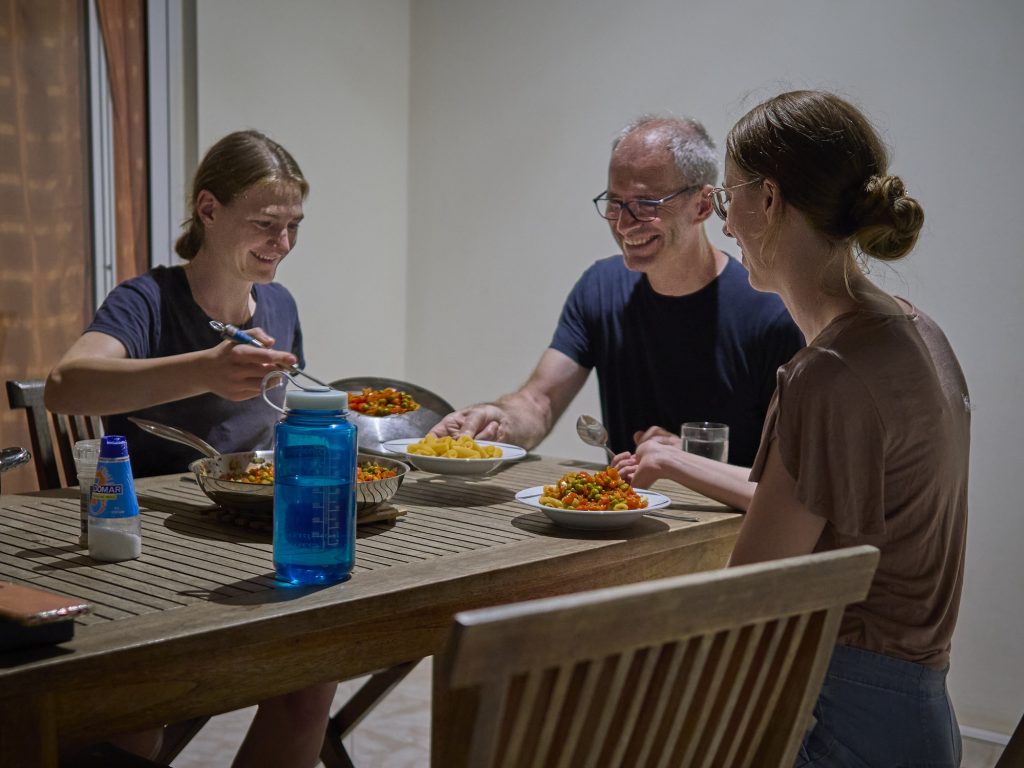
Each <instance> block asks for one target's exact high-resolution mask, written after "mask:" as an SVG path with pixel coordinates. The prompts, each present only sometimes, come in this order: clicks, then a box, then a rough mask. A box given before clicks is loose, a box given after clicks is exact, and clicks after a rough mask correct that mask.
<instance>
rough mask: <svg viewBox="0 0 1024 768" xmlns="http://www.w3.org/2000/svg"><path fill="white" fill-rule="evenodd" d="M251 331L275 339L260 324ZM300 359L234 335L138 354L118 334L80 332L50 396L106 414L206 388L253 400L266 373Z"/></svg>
mask: <svg viewBox="0 0 1024 768" xmlns="http://www.w3.org/2000/svg"><path fill="white" fill-rule="evenodd" d="M249 333H250V334H252V335H254V336H256V337H257V338H259V339H260V340H261V341H263V342H264V343H265V344H268V345H269V344H272V343H273V339H271V338H270V337H268V336H267V335H266V334H264V333H263V332H262V331H261V330H260V329H258V328H256V329H253V330H252V331H249ZM295 362H296V358H295V355H293V354H291V353H290V352H276V351H274V350H272V349H260V348H258V347H252V346H247V345H241V344H233V343H232V342H230V341H225V342H222V343H221V344H218V345H217V346H215V347H211V348H209V349H204V350H200V351H198V352H188V353H185V354H181V355H171V356H169V357H157V358H149V359H144V360H134V359H129V358H128V353H127V351H126V350H125V348H124V345H123V344H121V342H120V341H118V340H117V339H115V338H114V337H113V336H108V335H107V334H105V333H98V332H95V331H92V332H89V333H85V334H83V335H82V336H81V337H79V339H78V340H77V341H76V342H75V343H74V344H72V345H71V348H70V349H69V350H68V351H67V352H66V353H65V354H64V357H63V358H61V360H60V362H59V363H58V364H57V366H56V367H55V368H54V369H53V370H52V371H50V375H49V376H48V377H47V380H46V391H45V402H46V407H47V409H48V410H50V411H54V412H56V413H81V414H89V415H92V416H105V415H107V414H111V413H125V412H127V411H135V410H139V409H141V408H147V407H149V406H152V405H158V404H160V403H168V402H172V401H174V400H181V399H183V398H186V397H192V396H194V395H201V394H205V393H206V392H213V393H214V394H217V395H220V396H221V397H224V398H226V399H229V400H247V399H249V398H251V397H255V396H257V395H258V394H259V393H260V381H261V380H262V378H263V376H265V375H266V374H267V373H269V372H270V371H272V370H274V369H275V368H277V367H278V366H291V365H294V364H295Z"/></svg>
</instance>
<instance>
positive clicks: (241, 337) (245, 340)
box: [210, 320, 331, 389]
mask: <svg viewBox="0 0 1024 768" xmlns="http://www.w3.org/2000/svg"><path fill="white" fill-rule="evenodd" d="M210 327H211V328H213V330H215V331H216V332H217V333H219V334H220V335H221V338H224V339H228V340H229V341H233V342H235V343H236V344H248V345H249V346H251V347H259V348H260V349H266V348H267V345H266V344H264V343H263V342H262V341H260V340H259V339H257V338H255V337H253V336H250V335H249V334H248V333H246V332H245V331H243V330H241V329H240V328H239V327H238V326H235V325H232V324H231V323H222V322H220V321H219V320H211V321H210ZM287 370H288V372H289V373H291V374H294V375H296V376H305V377H306V378H307V379H309V380H310V381H315V382H316V383H317V384H319V385H320V386H321V387H327V388H328V389H330V388H331V385H330V384H325V383H324V382H322V381H320V379H318V378H316V377H315V376H310V375H309V374H308V373H306V372H305V371H304V370H302V369H301V368H299V367H298V366H297V365H293V366H292V367H291V368H288V369H287Z"/></svg>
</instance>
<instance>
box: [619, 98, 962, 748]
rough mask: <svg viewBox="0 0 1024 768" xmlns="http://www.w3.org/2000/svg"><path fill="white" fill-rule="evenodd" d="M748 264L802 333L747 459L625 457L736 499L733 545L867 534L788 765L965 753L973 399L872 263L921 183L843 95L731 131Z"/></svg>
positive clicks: (733, 192) (836, 543) (907, 233)
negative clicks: (727, 462) (952, 669)
mask: <svg viewBox="0 0 1024 768" xmlns="http://www.w3.org/2000/svg"><path fill="white" fill-rule="evenodd" d="M711 201H712V203H713V204H714V207H715V210H716V212H717V213H718V215H719V216H720V217H721V218H722V219H724V220H725V225H724V228H723V231H724V232H725V234H726V235H728V236H729V237H732V238H735V240H736V242H737V243H738V244H739V246H740V248H741V250H742V252H743V262H744V265H745V266H746V267H747V269H748V270H749V272H750V283H751V285H752V286H754V287H755V288H757V289H759V290H761V291H768V292H772V293H775V294H778V295H779V296H780V297H781V298H782V301H783V303H784V304H785V305H786V308H787V309H788V310H789V312H790V314H791V315H792V317H793V319H794V320H795V321H796V323H797V325H798V326H799V327H800V330H801V331H802V332H803V334H804V337H805V338H806V339H807V346H806V348H805V349H803V350H801V351H799V352H797V353H796V355H794V357H793V359H792V360H791V361H790V362H788V363H786V364H785V365H783V366H782V367H781V368H780V369H779V372H778V377H777V386H776V391H775V395H774V397H773V400H772V403H771V405H770V407H769V410H768V415H767V418H766V420H765V426H764V430H763V433H762V436H761V445H760V448H759V450H758V453H757V457H756V458H755V460H754V465H753V469H752V470H751V473H750V476H749V478H748V479H744V478H737V477H735V475H734V474H732V473H729V472H727V471H723V469H722V466H721V465H717V464H716V462H711V461H709V460H706V459H701V457H695V456H691V455H689V454H686V453H683V452H682V451H680V450H679V449H678V447H674V446H670V445H667V444H665V443H661V444H659V443H657V442H653V441H652V442H649V443H644V444H642V445H640V446H639V447H638V449H637V451H636V454H635V455H631V456H627V457H624V458H622V459H621V460H620V461H619V462H618V465H619V468H620V470H621V471H622V472H623V474H624V476H625V477H626V478H627V479H628V480H630V481H632V482H633V483H635V484H636V485H638V486H641V487H645V488H646V487H649V484H650V483H651V482H653V481H654V480H656V479H659V478H668V479H671V480H675V481H677V482H680V483H683V484H685V485H687V486H689V487H692V488H695V489H696V490H699V491H701V492H703V493H705V494H707V495H709V496H713V497H716V498H719V499H721V500H723V501H725V502H727V503H729V504H732V505H734V506H736V507H738V508H740V509H743V510H745V511H746V515H745V517H744V520H743V525H742V527H741V530H740V533H739V537H738V539H737V541H736V546H735V548H734V550H733V553H732V557H731V559H730V565H739V564H743V563H751V562H757V561H763V560H770V559H776V558H782V557H788V556H793V555H799V554H805V553H809V552H815V551H824V550H831V549H837V548H840V547H849V546H855V545H859V544H871V545H874V546H876V547H878V549H879V550H880V553H881V556H880V560H879V565H878V570H877V572H876V574H875V578H874V581H873V583H872V586H871V589H870V591H869V594H868V597H867V599H866V600H864V601H863V602H861V603H858V604H856V605H851V606H849V607H848V608H847V610H846V611H845V613H844V615H843V618H842V622H841V626H840V629H839V635H838V639H837V644H836V647H835V649H834V652H833V656H832V659H831V662H830V666H829V669H828V672H827V675H826V678H825V682H824V685H823V687H822V691H821V694H820V697H819V700H818V703H817V706H816V707H815V711H814V717H815V719H816V723H815V724H814V726H813V727H812V729H811V730H810V731H809V732H808V734H807V736H806V737H805V740H804V743H803V745H802V747H801V750H800V754H799V757H798V760H797V763H796V764H797V765H798V766H837V767H838V766H844V767H850V768H853V767H857V768H861V767H864V766H896V765H929V766H933V767H935V768H938V767H940V766H949V767H950V768H952V767H953V766H959V765H960V757H961V741H960V733H959V729H958V726H957V721H956V716H955V713H954V712H953V708H952V705H951V703H950V700H949V696H948V692H947V689H946V674H947V671H948V668H949V659H950V648H951V640H952V635H953V629H954V626H955V625H956V619H957V613H958V610H959V605H960V593H961V587H962V583H963V573H964V549H965V536H966V528H967V481H968V463H969V451H970V400H969V396H968V390H967V384H966V381H965V379H964V374H963V371H962V370H961V367H960V364H959V363H958V361H957V358H956V355H955V354H954V353H953V350H952V348H951V347H950V344H949V341H948V340H947V339H946V337H945V335H944V334H943V332H942V331H941V330H940V328H939V327H938V325H937V324H936V323H935V322H934V321H933V320H932V319H931V318H930V317H929V316H928V315H926V314H925V313H924V312H923V311H922V310H921V309H919V308H918V307H916V306H914V305H913V304H912V303H911V302H909V301H907V300H906V299H903V298H898V297H895V296H892V295H890V294H888V293H886V292H885V291H884V290H882V289H881V288H880V287H879V286H878V285H876V284H875V283H874V282H872V281H871V280H870V279H869V277H868V275H867V274H866V271H865V264H866V263H867V260H868V259H869V258H875V259H878V260H880V261H886V262H888V261H892V260H895V259H899V258H900V257H902V256H905V255H906V254H907V253H909V252H910V250H911V249H912V248H913V247H914V245H915V243H916V242H917V239H918V235H919V234H920V232H921V228H922V225H923V223H924V211H923V209H922V207H921V205H920V203H919V202H918V201H917V200H916V199H914V198H913V197H912V196H911V195H910V194H909V192H908V190H907V187H906V185H905V184H904V182H903V180H902V179H901V178H900V177H898V176H895V175H893V174H892V173H891V172H890V170H889V167H888V157H887V153H886V150H885V147H884V146H883V144H882V142H881V140H880V138H879V136H878V134H877V132H876V131H875V130H874V128H873V127H872V126H871V124H870V123H869V122H868V120H867V119H866V118H865V116H864V115H863V114H862V113H861V112H860V111H859V110H858V109H857V108H856V107H854V106H853V105H851V104H850V103H848V102H847V101H845V100H843V99H841V98H839V97H838V96H836V95H834V94H831V93H825V92H821V91H795V92H791V93H783V94H781V95H779V96H776V97H774V98H772V99H769V100H768V101H766V102H764V103H762V104H760V105H758V106H757V107H755V108H754V109H752V110H751V111H750V112H748V113H747V114H746V115H745V116H744V117H743V118H741V119H740V120H739V122H738V123H736V125H735V126H734V127H733V128H732V130H731V131H730V133H729V136H728V141H727V145H726V163H725V181H724V185H723V186H722V187H720V188H717V189H715V190H713V191H712V192H711Z"/></svg>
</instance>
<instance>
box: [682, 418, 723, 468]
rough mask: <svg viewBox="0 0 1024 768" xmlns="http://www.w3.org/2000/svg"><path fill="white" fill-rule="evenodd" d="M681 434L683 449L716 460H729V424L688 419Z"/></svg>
mask: <svg viewBox="0 0 1024 768" xmlns="http://www.w3.org/2000/svg"><path fill="white" fill-rule="evenodd" d="M680 436H681V437H682V440H683V450H684V451H686V452H687V453H694V454H697V455H698V456H706V457H707V458H709V459H713V460H714V461H728V460H729V425H728V424H717V423H715V422H713V421H688V422H686V423H685V424H683V427H682V430H681V432H680Z"/></svg>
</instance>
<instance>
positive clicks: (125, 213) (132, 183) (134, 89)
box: [96, 0, 149, 282]
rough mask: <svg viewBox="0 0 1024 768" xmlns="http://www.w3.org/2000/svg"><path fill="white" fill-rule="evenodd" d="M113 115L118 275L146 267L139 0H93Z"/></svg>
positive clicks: (124, 277)
mask: <svg viewBox="0 0 1024 768" xmlns="http://www.w3.org/2000/svg"><path fill="white" fill-rule="evenodd" d="M96 11H97V16H98V17H99V21H100V29H101V31H102V34H103V47H104V50H105V52H106V55H107V74H108V79H109V82H110V95H111V102H112V105H113V115H114V195H115V199H116V211H117V216H116V221H117V224H116V228H117V281H118V282H121V281H122V280H127V279H128V278H129V277H134V276H135V275H139V274H142V273H143V272H145V271H146V270H147V269H148V268H149V194H148V191H147V190H148V184H149V179H148V168H149V166H148V164H147V155H148V151H147V139H148V123H147V114H148V112H147V103H146V23H145V9H144V7H143V0H96Z"/></svg>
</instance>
